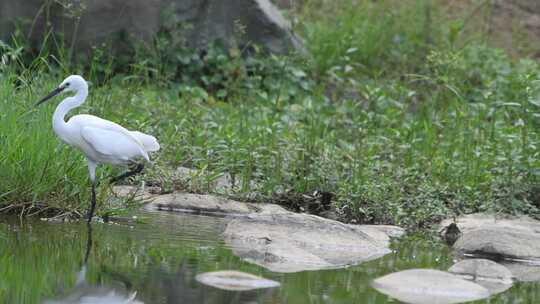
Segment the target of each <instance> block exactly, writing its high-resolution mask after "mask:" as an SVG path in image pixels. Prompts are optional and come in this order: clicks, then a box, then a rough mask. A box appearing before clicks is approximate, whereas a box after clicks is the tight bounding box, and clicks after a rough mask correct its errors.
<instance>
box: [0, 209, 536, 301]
mask: <svg viewBox="0 0 540 304" xmlns="http://www.w3.org/2000/svg"><path fill="white" fill-rule="evenodd" d="M138 218H139V221H137V223H134V222H125V221H124V222H117V223H114V224H111V223H107V224H105V223H94V224H93V225H92V229H91V230H90V231H89V230H88V228H87V225H85V224H83V223H80V222H76V223H54V222H46V221H40V220H29V219H24V220H19V219H18V218H16V217H9V218H5V217H4V218H2V217H0V303H29V304H31V303H104V304H113V303H125V301H126V300H127V299H129V298H132V299H134V300H135V301H138V302H134V303H147V304H148V303H175V304H176V303H183V304H192V303H193V304H195V303H220V304H233V303H294V304H296V303H299V304H302V303H313V304H318V303H368V304H369V303H396V301H395V300H392V299H390V298H388V297H387V296H385V295H383V294H380V293H378V292H377V291H376V290H374V289H372V288H371V287H370V285H369V284H370V282H371V280H373V279H375V278H377V277H379V276H382V275H385V274H388V273H391V272H395V271H399V270H404V269H409V268H435V269H441V270H446V269H448V267H450V266H451V265H452V263H453V260H452V256H451V255H450V251H449V250H448V248H447V247H446V246H445V245H443V244H441V243H439V242H438V241H434V240H430V238H422V237H421V236H408V237H406V238H405V239H403V240H401V241H398V242H395V243H394V244H393V247H392V249H393V253H391V254H388V255H387V256H385V257H383V258H380V259H378V260H374V261H371V262H368V263H364V264H362V265H358V266H352V267H348V268H345V269H338V270H322V271H306V272H299V273H288V274H281V273H273V272H270V271H267V270H265V269H264V268H261V267H259V266H256V265H253V264H250V263H248V262H245V261H242V260H241V259H240V258H238V257H236V256H234V255H233V253H232V251H231V249H230V248H228V247H227V246H226V244H225V243H224V242H223V240H222V238H221V232H222V231H223V229H224V228H225V225H226V219H223V218H216V217H206V216H197V215H185V214H169V213H140V214H138ZM89 232H91V235H90V236H91V241H92V242H91V246H89V245H90V244H89V242H88V237H89ZM85 259H86V261H87V262H86V265H87V266H86V267H83V264H84V261H85ZM216 270H239V271H244V272H248V273H252V274H255V275H259V276H262V277H265V278H267V279H272V280H275V281H278V282H280V283H281V287H279V288H273V289H266V290H256V291H248V292H229V291H222V290H219V289H215V288H213V287H209V286H204V285H202V284H200V283H198V282H197V281H196V280H195V276H196V275H197V274H199V273H203V272H208V271H216ZM85 301H86V302H85ZM92 301H93V302H92ZM475 303H540V284H537V283H527V284H516V285H515V286H514V287H512V288H511V289H510V290H509V291H507V292H505V293H503V294H499V295H497V296H494V297H492V298H490V299H488V300H484V301H479V302H475Z"/></svg>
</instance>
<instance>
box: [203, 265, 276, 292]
mask: <svg viewBox="0 0 540 304" xmlns="http://www.w3.org/2000/svg"><path fill="white" fill-rule="evenodd" d="M195 279H196V280H197V281H198V282H200V283H202V284H205V285H208V286H212V287H215V288H219V289H223V290H231V291H246V290H253V289H260V288H273V287H279V286H280V284H279V283H278V282H276V281H272V280H268V279H265V278H261V277H258V276H256V275H253V274H249V273H245V272H240V271H232V270H227V271H214V272H206V273H201V274H198V275H197V276H196V277H195Z"/></svg>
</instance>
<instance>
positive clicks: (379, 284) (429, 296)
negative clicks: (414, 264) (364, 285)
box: [371, 269, 490, 304]
mask: <svg viewBox="0 0 540 304" xmlns="http://www.w3.org/2000/svg"><path fill="white" fill-rule="evenodd" d="M371 286H372V287H373V288H375V289H376V290H377V291H379V292H381V293H384V294H386V295H388V296H391V297H393V298H396V299H398V300H399V301H402V302H406V303H414V304H433V303H437V304H451V303H462V302H467V301H475V300H480V299H484V298H487V297H489V296H490V293H489V291H488V290H487V289H486V288H485V287H482V286H481V285H479V284H476V283H473V282H470V281H467V280H464V279H462V278H460V277H459V276H456V275H454V274H451V273H447V272H444V271H439V270H433V269H409V270H404V271H400V272H395V273H391V274H388V275H385V276H383V277H380V278H378V279H376V280H374V281H373V282H372V284H371Z"/></svg>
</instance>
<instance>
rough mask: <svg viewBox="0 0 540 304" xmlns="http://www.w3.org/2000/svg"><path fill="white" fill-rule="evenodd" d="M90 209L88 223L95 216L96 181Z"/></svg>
mask: <svg viewBox="0 0 540 304" xmlns="http://www.w3.org/2000/svg"><path fill="white" fill-rule="evenodd" d="M90 203H91V204H90V210H88V224H90V222H91V221H92V217H93V216H94V209H96V183H95V182H92V201H91V202H90Z"/></svg>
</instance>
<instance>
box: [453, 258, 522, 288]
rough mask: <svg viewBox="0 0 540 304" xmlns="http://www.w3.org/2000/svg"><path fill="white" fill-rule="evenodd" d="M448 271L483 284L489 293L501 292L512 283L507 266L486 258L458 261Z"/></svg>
mask: <svg viewBox="0 0 540 304" xmlns="http://www.w3.org/2000/svg"><path fill="white" fill-rule="evenodd" d="M448 272H450V273H453V274H455V275H458V276H460V277H462V278H464V279H466V280H470V281H473V282H475V283H477V284H479V285H482V286H484V287H485V288H486V289H487V290H489V292H490V293H491V294H496V293H500V292H503V291H505V290H507V289H508V288H510V287H512V284H513V283H514V281H513V275H512V273H511V272H510V270H508V268H506V267H504V266H503V265H501V264H497V263H495V262H493V261H490V260H486V259H467V260H463V261H460V262H458V263H456V264H454V265H452V267H450V269H448Z"/></svg>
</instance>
